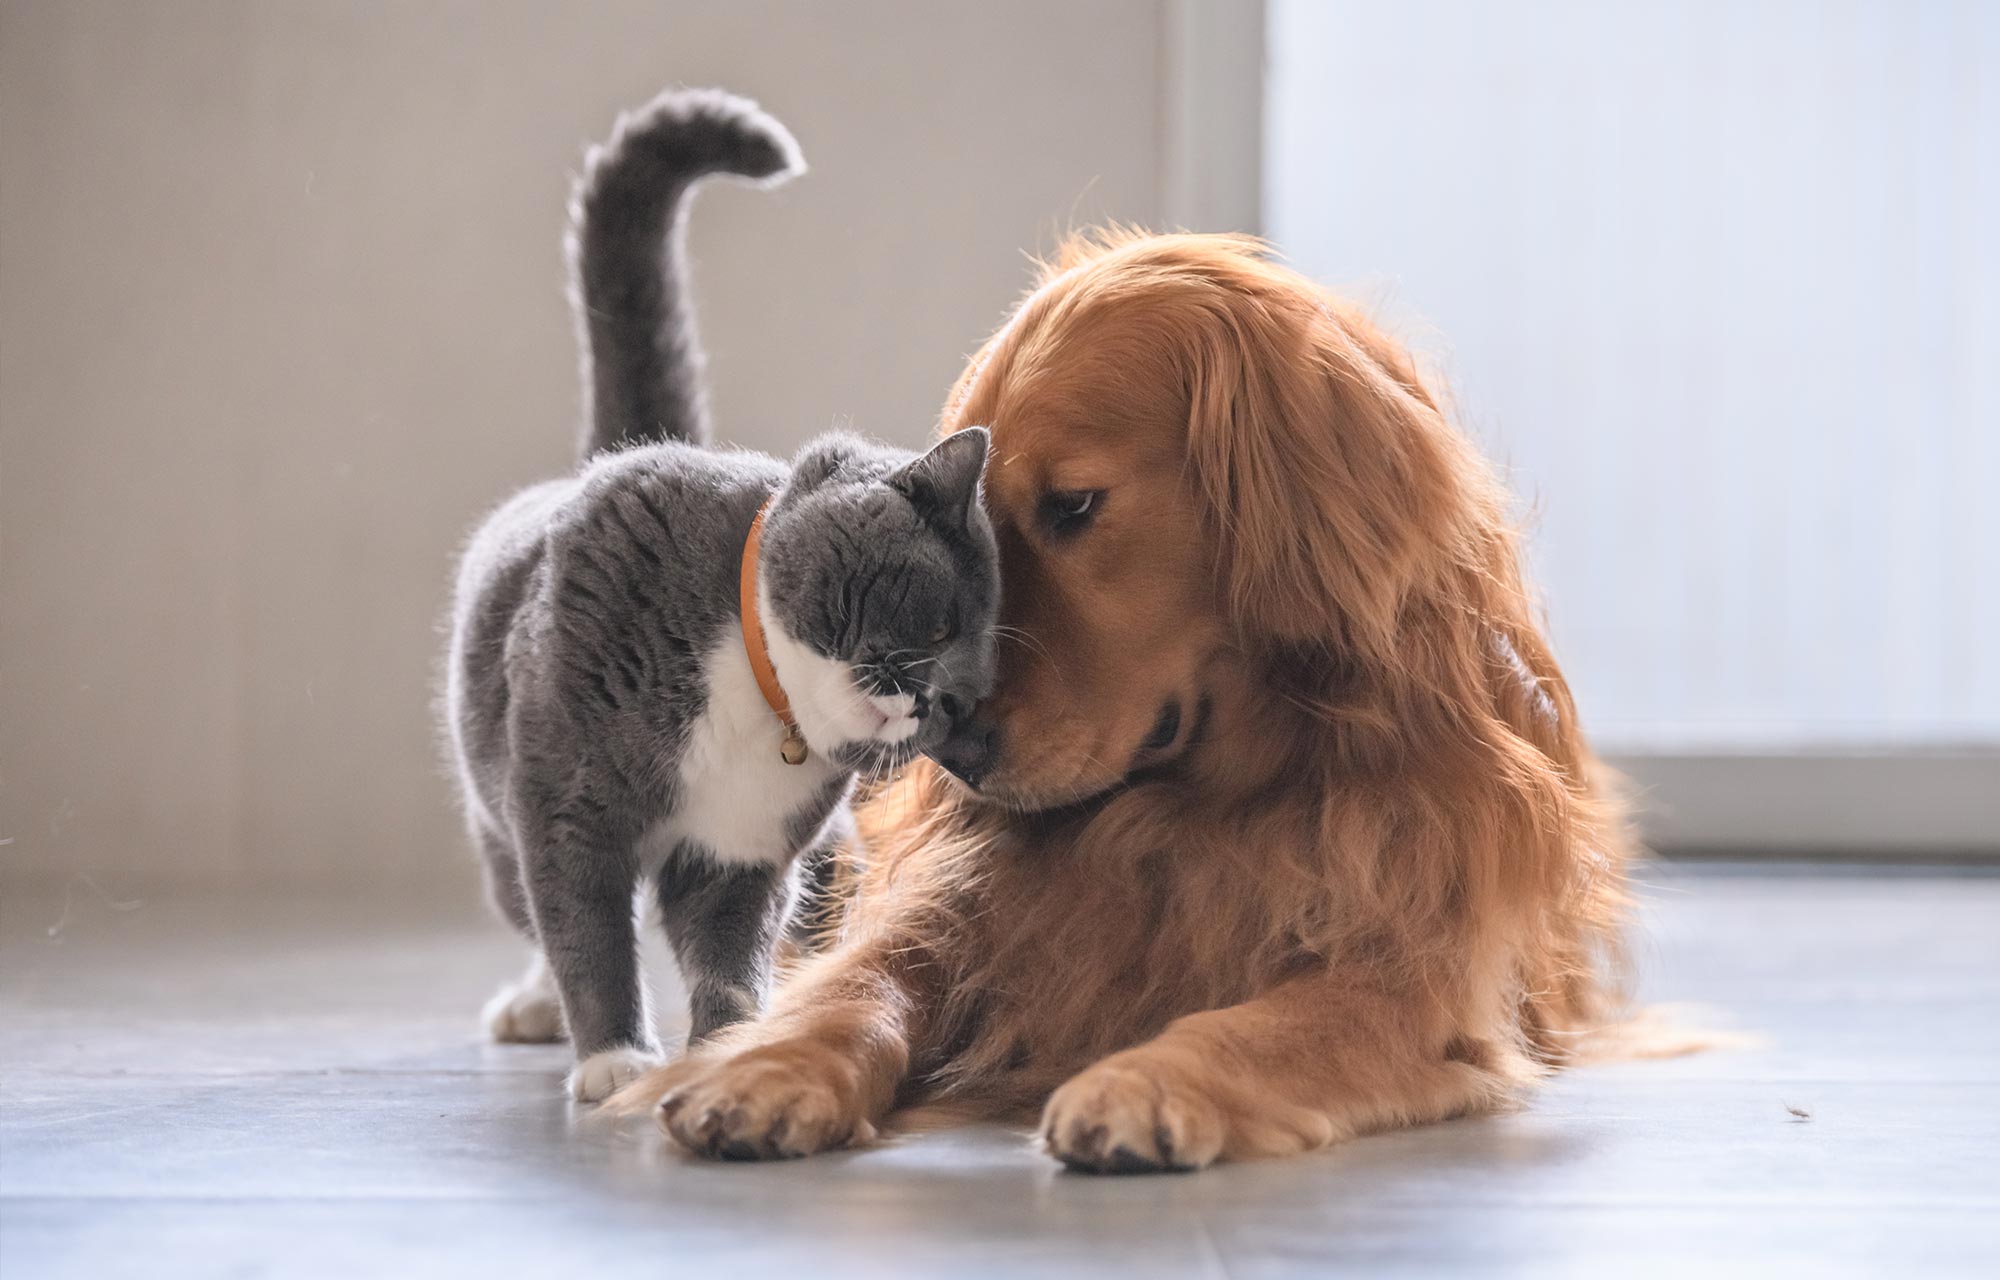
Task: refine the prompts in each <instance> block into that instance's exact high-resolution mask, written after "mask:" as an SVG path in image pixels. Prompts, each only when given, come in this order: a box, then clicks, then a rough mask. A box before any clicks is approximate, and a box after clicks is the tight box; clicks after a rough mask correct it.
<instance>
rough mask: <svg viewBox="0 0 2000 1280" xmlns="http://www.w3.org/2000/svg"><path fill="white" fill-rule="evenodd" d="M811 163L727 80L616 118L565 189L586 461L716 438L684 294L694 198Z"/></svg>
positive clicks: (678, 92)
mask: <svg viewBox="0 0 2000 1280" xmlns="http://www.w3.org/2000/svg"><path fill="white" fill-rule="evenodd" d="M805 167H806V166H805V160H804V158H803V157H802V156H801V155H800V154H799V144H798V143H797V142H795V141H794V140H793V139H792V135H791V133H790V132H789V131H787V130H786V128H785V126H784V125H782V124H779V123H778V122H777V121H776V120H774V119H773V118H771V116H769V115H767V114H765V112H764V111H762V110H761V109H760V108H759V107H758V106H757V104H756V103H754V102H752V101H750V100H749V99H747V98H739V97H737V96H736V95H734V94H731V93H725V92H723V91H722V90H720V89H669V90H668V91H667V92H665V93H663V94H661V95H660V96H659V97H657V98H655V99H653V100H652V101H651V102H649V103H647V104H646V105H645V106H643V107H640V108H639V109H638V110H636V111H628V112H625V113H624V114H623V115H620V116H619V117H618V123H617V125H616V126H615V127H614V128H613V129H612V131H611V137H610V139H609V140H608V141H606V142H604V143H602V144H601V145H599V146H595V147H592V148H591V149H590V152H589V154H588V155H587V156H586V157H585V159H584V165H583V176H582V177H580V178H578V179H577V182H576V186H575V189H574V190H573V191H572V193H571V196H570V229H569V240H568V248H569V267H570V303H571V306H572V307H574V309H575V312H576V332H577V343H578V346H579V347H580V348H581V354H582V361H583V388H584V391H583V395H584V405H583V432H582V441H581V448H580V456H582V457H585V458H587V457H589V456H590V455H591V454H594V453H597V452H599V451H600V450H604V449H614V448H619V447H621V446H624V445H630V444H638V443H643V442H647V441H655V440H691V441H695V442H706V441H707V440H708V439H709V425H708V396H707V390H706V388H705V386H704V385H703V381H702V365H703V360H702V353H701V344H700V342H699V340H698V339H697V337H696V334H695V325H694V307H693V304H692V302H691V300H690V299H689V297H688V291H687V262H686V257H687V254H686V249H685V245H684V242H685V240H686V226H687V206H688V203H689V202H688V193H689V191H690V190H691V189H692V188H693V187H694V185H695V184H696V183H697V182H700V181H701V180H702V179H703V178H706V177H709V176H710V175H712V174H732V175H734V176H736V177H739V178H747V179H750V180H752V181H754V182H757V183H760V184H762V185H767V186H769V185H775V184H777V183H780V182H783V181H784V180H785V179H787V178H790V177H791V176H793V175H794V174H797V173H801V172H803V171H804V169H805Z"/></svg>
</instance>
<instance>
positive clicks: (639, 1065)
mask: <svg viewBox="0 0 2000 1280" xmlns="http://www.w3.org/2000/svg"><path fill="white" fill-rule="evenodd" d="M665 1061H666V1059H665V1058H663V1057H662V1056H660V1055H659V1054H658V1053H655V1052H654V1051H653V1050H651V1049H641V1048H637V1047H635V1046H632V1045H624V1046H621V1047H619V1048H616V1049H605V1050H602V1051H600V1052H597V1053H593V1054H591V1055H590V1056H589V1057H588V1058H585V1059H584V1060H583V1061H582V1062H579V1063H577V1064H576V1070H574V1071H572V1072H570V1073H569V1096H570V1097H572V1098H574V1099H576V1100H577V1101H578V1102H602V1101H604V1100H605V1099H606V1098H608V1097H610V1096H611V1095H612V1094H614V1093H616V1092H618V1091H619V1090H620V1089H623V1088H624V1087H625V1086H626V1085H628V1084H631V1083H632V1082H633V1081H634V1080H637V1079H638V1078H639V1077H640V1076H642V1075H644V1074H646V1073H647V1072H648V1071H651V1070H652V1069H653V1068H654V1067H657V1066H659V1065H660V1064H661V1063H662V1062H665Z"/></svg>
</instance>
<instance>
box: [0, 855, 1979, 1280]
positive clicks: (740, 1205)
mask: <svg viewBox="0 0 2000 1280" xmlns="http://www.w3.org/2000/svg"><path fill="white" fill-rule="evenodd" d="M1647 880H1648V888H1647V890H1646V894H1645V898H1646V909H1645V926H1646V927H1645V933H1644V941H1643V942H1642V943H1641V945H1640V947H1639V948H1638V959H1639V962H1640V965H1641V968H1642V972H1643V974H1644V978H1645V981H1644V990H1645V992H1646V993H1647V994H1648V995H1649V996H1650V997H1652V998H1656V999H1666V1000H1688V1001H1697V1002H1702V1003H1704V1004H1706V1005H1708V1006H1710V1007H1711V1009H1712V1011H1713V1012H1712V1018H1713V1019H1714V1020H1717V1021H1720V1022H1722V1023H1725V1024H1726V1025H1729V1026H1733V1027H1737V1028H1742V1029H1746V1030H1755V1031H1757V1032H1759V1033H1760V1034H1762V1035H1763V1036H1765V1037H1767V1038H1768V1043H1767V1044H1766V1045H1764V1046H1763V1047H1759V1048H1751V1049H1737V1050H1731V1051H1727V1052H1717V1053H1710V1054H1707V1055H1703V1056H1699V1057H1694V1058H1688V1059H1683V1060H1679V1061H1673V1062H1660V1063H1647V1064H1634V1065H1626V1066H1617V1067H1602V1068H1594V1069H1589V1070H1580V1071H1576V1072H1572V1073H1570V1074H1568V1075H1566V1076H1563V1077H1561V1078H1560V1079H1558V1080H1557V1081H1556V1082H1555V1083H1554V1084H1552V1085H1551V1086H1550V1087H1549V1088H1547V1089H1546V1090H1544V1091H1543V1092H1542V1093H1541V1094H1539V1095H1538V1096H1537V1097H1536V1099H1535V1100H1534V1101H1533V1102H1532V1103H1531V1105H1529V1106H1528V1107H1527V1108H1526V1109H1524V1110H1522V1111H1520V1112H1518V1113H1516V1114H1511V1115H1506V1116H1500V1117H1494V1118H1488V1119H1481V1120H1469V1121H1461V1122H1456V1123H1453V1124H1447V1125H1440V1126H1435V1127H1432V1128H1428V1129H1423V1130H1417V1131H1412V1132H1405V1133H1399V1134H1393V1135H1386V1136H1382V1137H1376V1138H1369V1139H1364V1140H1362V1141H1358V1142H1355V1143H1352V1144H1349V1145H1348V1146H1345V1147H1342V1148H1340V1149H1338V1150H1335V1151H1332V1152H1328V1153H1326V1154H1323V1155H1318V1156H1314V1157H1310V1158H1307V1159H1301V1160H1293V1161H1280V1162H1271V1163H1263V1164H1253V1165H1244V1166H1239V1167H1233V1168H1223V1169H1218V1170H1214V1171H1211V1172H1208V1173H1204V1174H1200V1175H1195V1176H1187V1177H1154V1178H1141V1179H1124V1180H1116V1179H1094V1178H1089V1177H1083V1176H1078V1175H1072V1174H1065V1173H1062V1172H1060V1171H1058V1170H1057V1169H1056V1168H1055V1167H1054V1166H1053V1165H1051V1164H1050V1163H1049V1162H1048V1161H1046V1160H1044V1159H1043V1158H1042V1157H1040V1156H1038V1155H1036V1154H1035V1153H1033V1152H1032V1151H1030V1150H1029V1149H1028V1147H1027V1145H1026V1143H1025V1141H1024V1139H1023V1138H1022V1137H1021V1136H1019V1135H1017V1134H1014V1133H1010V1132H1005V1131H1002V1130H997V1129H971V1130H965V1131H959V1132H952V1133H943V1134H933V1135H929V1136H925V1137H919V1138H912V1139H907V1140H903V1141H899V1142H895V1143H892V1144H890V1145H887V1146H884V1147H881V1148H879V1149H876V1150H871V1151H865V1152H857V1153H848V1154H843V1155H837V1156H830V1157H822V1158H819V1159H815V1160H810V1161H805V1162H800V1163H794V1164H782V1165H767V1166H742V1165H708V1164H699V1163H692V1162H689V1161H686V1160H683V1159H681V1158H680V1157H678V1156H676V1155H674V1154H673V1153H671V1152H670V1151H668V1150H666V1149H664V1148H663V1147H662V1146H661V1144H660V1143H659V1141H658V1140H657V1139H656V1138H655V1137H654V1136H653V1135H652V1134H651V1132H650V1130H649V1129H647V1128H646V1127H644V1126H630V1127H628V1128H627V1129H625V1130H622V1131H621V1130H619V1129H617V1128H614V1127H612V1126H609V1125H607V1124H605V1123H603V1122H601V1121H596V1120H592V1119H590V1118H588V1117H580V1116H578V1115H577V1114H574V1113H572V1111H571V1110H570V1108H569V1107H568V1106H567V1105H566V1104H565V1103H564V1102H563V1101H562V1099H561V1097H560V1095H559V1091H558V1080H559V1077H560V1074H561V1071H562V1069H563V1066H564V1053H563V1051H562V1050H560V1049H539V1048H498V1047H494V1046H490V1045H486V1044H483V1043H482V1042H481V1040H480V1038H479V1037H478V1035H477V1034H476V1032H475V1020H474V1013H475V1011H476V1010H477V1008H478V1007H479V1004H480V1002H481V1001H482V1000H483V999H484V997H485V996H486V995H487V994H488V992H489V991H490V990H491V989H492V987H493V986H494V985H495V984H496V983H497V982H498V981H499V980H500V979H501V978H503V977H507V976H511V974H512V973H513V972H514V970H515V968H516V966H517V964H518V963H519V956H518V954H517V951H516V948H515V946H514V945H513V944H512V943H511V942H510V941H509V939H507V938H506V937H505V935H504V934H503V933H502V932H501V931H500V930H499V929H498V928H497V926H493V925H490V924H487V923H485V922H483V921H480V920H479V919H478V918H477V917H474V916H472V915H470V914H461V915H456V916H446V917H444V918H438V917H436V916H435V915H433V916H431V917H425V916H423V915H420V914H416V913H413V912H411V911H408V910H401V909H391V908H385V907H383V906H381V905H380V904H367V903H342V902H337V901H335V902H326V901H310V902H308V901H290V902H285V903H252V902H244V901H231V902H210V903H206V904H194V903H177V902H146V903H143V904H137V905H135V904H129V903H124V904H112V903H109V902H107V901H105V900H104V899H102V898H101V897H100V896H99V895H97V894H96V893H94V892H93V891H91V890H90V889H89V888H88V887H86V886H81V885H79V886H78V887H77V888H76V889H75V890H74V892H73V893H72V894H71V895H70V897H69V900H68V902H67V904H65V903H64V902H63V901H61V900H54V901H46V900H39V899H35V898H31V897H26V896H22V895H11V894H10V895H8V899H7V900H6V901H5V902H4V904H0V1276H4V1278H5V1280H29V1278H30V1277H42V1276H89V1277H106V1276H120V1275H146V1276H150V1277H172V1276H182V1275H204V1276H206V1275H216V1276H258V1275H282V1276H320V1275H326V1276H334V1275H339V1276H366V1277H374V1276H399V1275H411V1276H423V1277H433V1276H440V1277H441V1276H460V1275H464V1276H481V1277H493V1276H504V1275H517V1274H519V1275H549V1276H568V1275H576V1274H587V1273H589V1272H591V1271H597V1272H600V1273H601V1272H602V1271H604V1270H605V1269H608V1268H614V1267H615V1268H618V1269H620V1270H621V1271H625V1272H633V1273H638V1274H644V1275H648V1276H655V1275H660V1276H673V1275H683V1274H685V1275H700V1276H705V1277H738V1276H753V1275H766V1274H768V1275H783V1276H788V1277H811V1278H813V1280H818V1278H820V1277H846V1276H868V1277H878V1276H903V1275H908V1276H930V1275H936V1276H997V1275H1006V1274H1035V1275H1079V1276H1081V1275H1089V1276H1094V1277H1095V1276H1102V1275H1104V1274H1106V1273H1107V1272H1113V1271H1117V1272H1123V1271H1127V1270H1130V1271H1134V1272H1141V1273H1147V1274H1152V1275H1203V1276H1229V1277H1261V1276H1277V1275H1324V1274H1329V1273H1331V1272H1334V1271H1336V1270H1345V1271H1351V1272H1353V1273H1356V1274H1363V1275H1400V1274H1413V1273H1427V1272H1441V1271H1450V1272H1461V1271H1463V1272H1481V1273H1521V1274H1531V1275H1535V1276H1560V1275H1568V1274H1607V1275H1617V1276H1625V1275H1634V1274H1653V1273H1661V1274H1664V1273H1685V1272H1688V1271H1690V1270H1693V1269H1696V1268H1699V1269H1700V1270H1701V1271H1703V1272H1706V1273H1711V1274H1712V1273H1722V1274H1736V1273H1741V1274H1752V1275H1779V1274H1799V1275H1815V1276H1817V1275H1834V1274H1858V1275H1867V1274H1882V1273H1888V1272H1894V1273H1899V1274H1902V1275H1907V1276H1926V1275H1939V1274H1986V1275H2000V877H1994V876H1990V875H1984V874H1977V873H1965V872H1959V873H1945V874H1911V873H1894V874H1872V873H1867V872H1857V871H1853V870H1827V871H1801V870H1797V869H1780V870H1778V871H1776V872H1746V871H1744V870H1741V869H1735V870H1732V869H1729V868H1714V867H1711V868H1697V869H1689V868H1685V867H1678V868H1669V867H1660V868H1654V869H1651V870H1650V871H1649V872H1648V875H1647ZM470 894H471V890H470V888H469V887H468V896H470ZM121 908H122V909H121ZM668 999H671V996H668ZM1792 1108H1797V1109H1798V1110H1800V1111H1804V1112H1807V1113H1808V1117H1809V1118H1808V1117H1800V1116H1797V1115H1794V1114H1793V1113H1792V1110H1791V1109H1792Z"/></svg>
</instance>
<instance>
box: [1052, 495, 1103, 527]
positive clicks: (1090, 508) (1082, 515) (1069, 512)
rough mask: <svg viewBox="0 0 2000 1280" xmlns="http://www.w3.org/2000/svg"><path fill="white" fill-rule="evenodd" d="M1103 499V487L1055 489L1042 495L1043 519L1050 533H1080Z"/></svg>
mask: <svg viewBox="0 0 2000 1280" xmlns="http://www.w3.org/2000/svg"><path fill="white" fill-rule="evenodd" d="M1103 501H1104V490H1102V489H1054V490H1051V491H1050V492H1048V493H1046V494H1044V495H1043V496H1042V521H1043V523H1044V524H1046V525H1047V526H1048V529H1049V532H1050V533H1056V534H1069V533H1078V532H1080V531H1082V529H1083V528H1084V526H1086V525H1088V524H1089V523H1090V521H1091V518H1092V517H1093V516H1095V515H1096V514H1097V510H1098V508H1099V507H1100V506H1102V505H1103Z"/></svg>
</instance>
